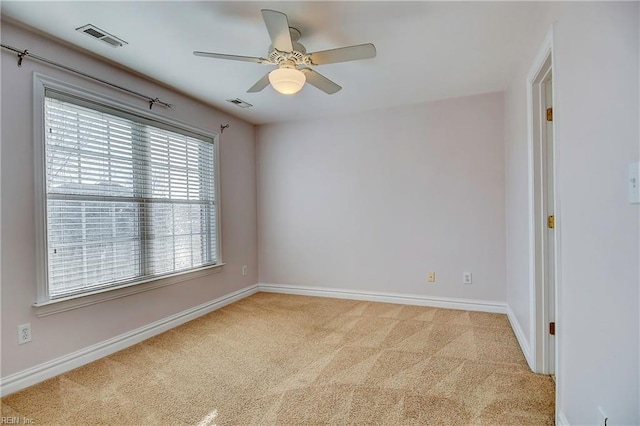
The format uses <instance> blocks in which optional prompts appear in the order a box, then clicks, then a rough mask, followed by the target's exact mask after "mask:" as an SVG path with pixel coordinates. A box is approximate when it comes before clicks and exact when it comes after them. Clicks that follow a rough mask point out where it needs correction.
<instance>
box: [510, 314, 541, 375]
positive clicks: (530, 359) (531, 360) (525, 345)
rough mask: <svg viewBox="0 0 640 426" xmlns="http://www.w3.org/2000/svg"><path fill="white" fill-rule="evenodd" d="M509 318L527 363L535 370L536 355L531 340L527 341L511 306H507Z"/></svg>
mask: <svg viewBox="0 0 640 426" xmlns="http://www.w3.org/2000/svg"><path fill="white" fill-rule="evenodd" d="M507 318H509V323H511V328H512V329H513V332H514V334H515V335H516V339H518V343H519V344H520V349H522V353H523V354H524V358H525V359H526V360H527V364H529V368H530V369H531V371H535V370H536V369H535V361H536V360H535V357H534V356H533V353H532V352H531V347H530V346H529V342H528V341H527V339H526V337H525V334H524V332H523V331H522V327H521V326H520V322H518V318H516V315H515V314H514V313H513V311H512V310H511V308H510V307H509V306H507Z"/></svg>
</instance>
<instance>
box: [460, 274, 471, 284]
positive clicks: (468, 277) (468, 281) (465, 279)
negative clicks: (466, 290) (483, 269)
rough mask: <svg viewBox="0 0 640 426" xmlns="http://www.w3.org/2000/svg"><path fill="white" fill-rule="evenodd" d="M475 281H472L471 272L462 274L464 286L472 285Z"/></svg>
mask: <svg viewBox="0 0 640 426" xmlns="http://www.w3.org/2000/svg"><path fill="white" fill-rule="evenodd" d="M471 283H473V280H472V279H471V272H463V273H462V284H471Z"/></svg>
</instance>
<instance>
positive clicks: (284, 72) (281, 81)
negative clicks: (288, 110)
mask: <svg viewBox="0 0 640 426" xmlns="http://www.w3.org/2000/svg"><path fill="white" fill-rule="evenodd" d="M306 81H307V77H306V76H305V75H304V73H303V72H302V71H299V70H297V69H296V68H289V67H282V68H278V69H275V70H273V71H271V72H270V73H269V83H271V86H272V87H273V88H274V89H275V90H276V91H277V92H279V93H282V94H283V95H293V94H294V93H298V92H299V91H300V89H302V86H304V83H305V82H306Z"/></svg>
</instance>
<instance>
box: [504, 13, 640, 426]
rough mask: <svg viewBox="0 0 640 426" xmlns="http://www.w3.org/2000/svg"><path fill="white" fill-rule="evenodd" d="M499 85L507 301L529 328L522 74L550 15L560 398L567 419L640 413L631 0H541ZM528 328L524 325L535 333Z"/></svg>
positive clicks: (635, 42) (635, 55)
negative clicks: (534, 30)
mask: <svg viewBox="0 0 640 426" xmlns="http://www.w3.org/2000/svg"><path fill="white" fill-rule="evenodd" d="M549 6H550V7H549V15H548V17H547V20H546V22H545V24H544V25H542V26H541V28H540V30H541V37H540V39H539V40H537V41H534V42H536V43H537V45H534V46H533V47H534V48H533V49H532V48H531V47H532V46H527V48H528V49H523V60H524V62H523V66H522V67H521V69H520V70H519V71H518V72H517V73H516V75H515V76H514V79H513V82H512V84H511V86H510V88H509V90H508V92H507V95H506V106H507V108H506V134H505V136H506V138H505V139H506V145H507V155H506V160H507V203H506V205H507V252H508V255H507V265H508V268H507V283H508V284H507V286H508V303H509V306H510V308H511V309H512V310H513V311H514V314H515V315H516V317H517V318H518V321H521V325H522V329H523V331H524V332H525V333H527V332H528V330H527V329H528V324H529V322H528V321H529V318H530V315H531V311H530V309H529V306H530V302H531V301H530V299H529V290H530V288H529V281H528V277H529V275H528V274H529V270H528V258H529V251H528V250H529V237H528V221H527V215H528V200H527V199H526V198H525V194H526V193H527V191H528V185H529V184H528V146H527V139H526V138H527V129H526V119H527V117H526V114H527V112H526V97H525V90H526V89H525V87H526V86H525V83H526V73H527V72H528V70H529V67H530V66H531V65H532V64H533V59H534V56H535V54H536V50H537V48H538V47H539V46H540V45H541V43H542V38H543V37H544V33H545V32H546V31H547V30H548V29H549V28H550V27H551V25H552V23H554V22H555V24H554V37H553V48H554V58H555V63H554V69H553V72H554V77H553V78H554V125H555V144H556V162H557V164H556V171H557V173H556V198H557V204H556V206H557V210H556V217H557V222H556V223H557V228H556V230H557V235H558V238H559V246H558V252H557V254H558V262H559V263H558V265H557V266H558V301H557V304H558V307H557V309H558V316H557V321H556V322H557V327H556V331H557V333H556V335H557V342H558V365H557V369H558V374H557V388H556V390H557V401H558V404H557V409H558V414H559V416H560V419H561V420H563V421H567V422H568V423H569V424H574V425H577V424H602V422H601V420H600V418H599V413H598V407H602V409H603V410H604V412H605V413H606V414H607V415H608V417H609V424H629V425H631V424H638V423H640V417H639V414H640V413H639V412H638V407H640V383H639V371H638V369H639V366H638V358H639V355H640V354H639V351H640V342H639V339H638V336H639V331H640V330H639V327H640V318H639V312H640V306H639V296H640V295H639V287H640V285H639V284H640V271H639V258H640V238H639V232H640V229H639V228H640V206H639V205H631V204H629V202H628V199H627V168H628V166H629V164H630V163H632V162H636V161H638V158H639V156H640V155H639V146H638V143H639V139H640V135H639V115H640V107H639V97H638V94H639V90H640V88H639V79H640V67H639V48H640V46H639V39H640V35H639V27H640V22H639V16H640V15H639V10H638V6H639V3H638V2H557V3H551V4H550V5H549ZM532 338H533V336H528V339H532Z"/></svg>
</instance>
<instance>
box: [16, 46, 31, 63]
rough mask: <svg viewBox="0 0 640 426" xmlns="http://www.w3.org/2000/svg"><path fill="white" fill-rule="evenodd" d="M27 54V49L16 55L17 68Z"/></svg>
mask: <svg viewBox="0 0 640 426" xmlns="http://www.w3.org/2000/svg"><path fill="white" fill-rule="evenodd" d="M28 54H29V51H28V50H27V49H24V52H21V53H18V67H21V66H22V60H23V59H24V57H25V56H27V55H28Z"/></svg>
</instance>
